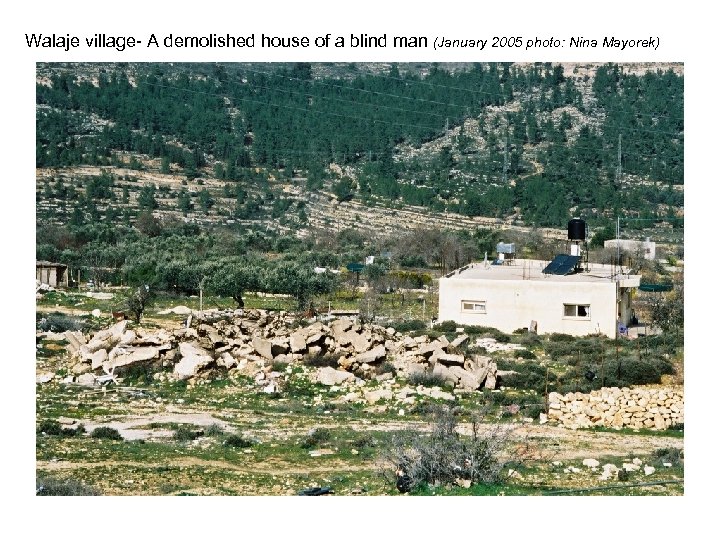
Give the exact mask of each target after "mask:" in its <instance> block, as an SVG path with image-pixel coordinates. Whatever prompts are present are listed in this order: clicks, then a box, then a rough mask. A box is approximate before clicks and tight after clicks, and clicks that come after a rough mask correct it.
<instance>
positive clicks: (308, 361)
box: [302, 354, 341, 368]
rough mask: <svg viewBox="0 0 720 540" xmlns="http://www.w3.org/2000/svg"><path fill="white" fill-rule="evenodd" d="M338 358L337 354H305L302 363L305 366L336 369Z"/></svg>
mask: <svg viewBox="0 0 720 540" xmlns="http://www.w3.org/2000/svg"><path fill="white" fill-rule="evenodd" d="M340 356H341V355H339V354H317V355H316V354H306V355H305V356H303V359H302V361H303V363H304V364H305V365H306V366H312V367H333V368H337V366H338V360H340Z"/></svg>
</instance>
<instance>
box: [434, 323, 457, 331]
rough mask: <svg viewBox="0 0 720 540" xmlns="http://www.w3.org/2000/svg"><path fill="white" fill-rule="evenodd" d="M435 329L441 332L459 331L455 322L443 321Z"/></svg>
mask: <svg viewBox="0 0 720 540" xmlns="http://www.w3.org/2000/svg"><path fill="white" fill-rule="evenodd" d="M433 329H434V330H437V331H439V332H455V330H457V323H456V322H455V321H443V322H441V323H440V324H436V325H435V326H434V327H433Z"/></svg>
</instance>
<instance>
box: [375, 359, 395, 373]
mask: <svg viewBox="0 0 720 540" xmlns="http://www.w3.org/2000/svg"><path fill="white" fill-rule="evenodd" d="M375 373H377V374H378V375H382V374H384V373H391V374H392V375H393V376H395V374H396V373H397V371H396V369H395V366H393V365H392V363H391V362H387V361H385V362H381V363H380V364H378V366H377V367H376V368H375Z"/></svg>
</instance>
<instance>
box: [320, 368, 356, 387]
mask: <svg viewBox="0 0 720 540" xmlns="http://www.w3.org/2000/svg"><path fill="white" fill-rule="evenodd" d="M354 378H355V376H354V375H353V374H352V373H348V372H347V371H340V370H338V369H333V368H331V367H324V368H320V369H319V370H318V371H317V381H318V382H319V383H320V384H324V385H325V386H336V385H338V384H342V383H343V382H344V381H348V380H352V379H354Z"/></svg>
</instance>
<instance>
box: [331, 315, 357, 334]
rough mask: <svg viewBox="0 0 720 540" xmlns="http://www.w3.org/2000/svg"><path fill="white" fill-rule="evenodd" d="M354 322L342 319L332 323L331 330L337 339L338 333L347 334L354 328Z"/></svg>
mask: <svg viewBox="0 0 720 540" xmlns="http://www.w3.org/2000/svg"><path fill="white" fill-rule="evenodd" d="M352 325H353V323H352V321H351V320H350V319H348V318H346V317H341V318H340V319H335V320H334V321H332V322H331V323H330V329H331V331H332V333H333V335H334V336H336V338H337V334H338V333H342V332H347V331H348V330H349V329H350V328H352Z"/></svg>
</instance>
